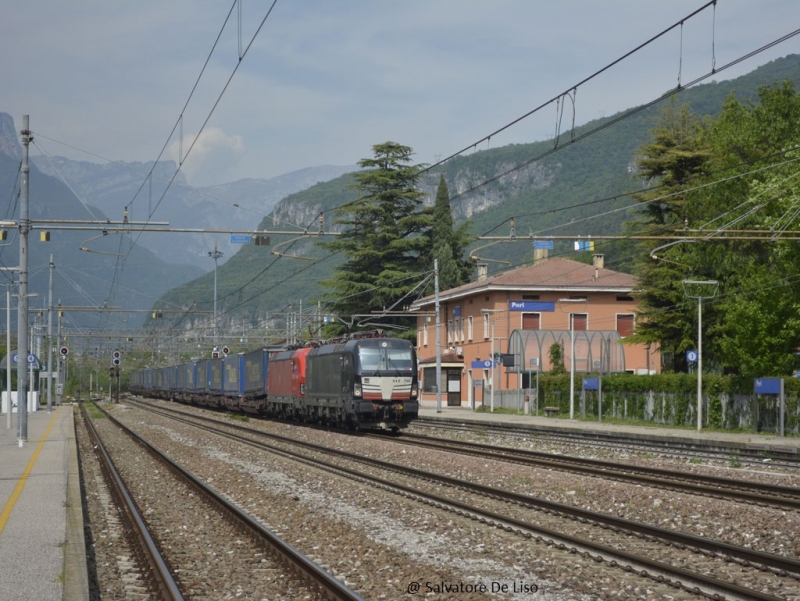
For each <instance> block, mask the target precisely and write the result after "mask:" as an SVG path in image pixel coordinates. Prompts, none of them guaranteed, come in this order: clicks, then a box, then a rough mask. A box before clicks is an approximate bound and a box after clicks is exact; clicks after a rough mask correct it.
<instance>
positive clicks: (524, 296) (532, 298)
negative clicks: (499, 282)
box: [522, 294, 539, 301]
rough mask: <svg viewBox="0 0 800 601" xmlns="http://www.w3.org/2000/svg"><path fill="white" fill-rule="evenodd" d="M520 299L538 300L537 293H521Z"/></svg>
mask: <svg viewBox="0 0 800 601" xmlns="http://www.w3.org/2000/svg"><path fill="white" fill-rule="evenodd" d="M522 300H524V301H526V300H539V295H538V294H523V295H522Z"/></svg>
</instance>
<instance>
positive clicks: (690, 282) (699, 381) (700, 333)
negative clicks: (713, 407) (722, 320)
mask: <svg viewBox="0 0 800 601" xmlns="http://www.w3.org/2000/svg"><path fill="white" fill-rule="evenodd" d="M681 285H682V286H683V293H684V294H685V295H686V297H687V298H696V299H697V431H698V432H699V431H700V429H701V428H702V426H703V299H704V298H714V297H715V296H716V295H717V288H719V282H718V281H716V280H705V281H697V280H683V281H682V282H681ZM687 286H701V287H702V286H711V287H712V291H711V293H710V294H700V292H699V291H698V293H697V294H689V292H688V291H687V289H686V287H687Z"/></svg>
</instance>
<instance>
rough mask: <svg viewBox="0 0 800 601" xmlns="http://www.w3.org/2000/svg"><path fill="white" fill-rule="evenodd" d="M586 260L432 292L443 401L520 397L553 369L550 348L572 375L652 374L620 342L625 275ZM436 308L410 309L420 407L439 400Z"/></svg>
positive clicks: (625, 313)
mask: <svg viewBox="0 0 800 601" xmlns="http://www.w3.org/2000/svg"><path fill="white" fill-rule="evenodd" d="M593 260H594V264H593V265H587V264H585V263H579V262H577V261H572V260H569V259H564V258H552V259H546V260H542V261H540V262H537V263H536V264H535V265H533V266H530V267H522V268H519V269H515V270H511V271H507V272H504V273H501V274H498V275H495V276H492V277H486V278H480V277H479V279H478V281H476V282H471V283H469V284H465V285H463V286H459V287H458V288H453V289H451V290H445V291H442V292H440V294H439V338H440V342H439V347H440V365H441V380H440V382H439V386H440V389H441V399H442V402H443V403H445V402H446V403H447V405H449V406H462V405H466V406H471V407H476V406H479V405H481V404H485V405H489V398H490V396H491V398H492V402H493V405H494V401H495V399H496V398H497V399H502V398H508V397H509V396H510V395H513V394H515V393H517V394H519V395H522V396H524V394H525V391H526V390H530V389H532V388H533V387H534V381H535V379H536V374H537V373H546V372H549V371H551V370H552V368H553V365H551V352H550V350H551V347H552V346H553V345H554V344H558V345H559V347H560V350H561V356H562V358H561V361H560V362H561V364H562V365H563V366H564V367H565V369H566V370H567V371H568V372H569V371H571V369H572V367H573V353H574V371H575V373H576V374H591V375H593V376H597V375H600V376H602V375H604V374H609V373H620V372H627V373H634V374H652V373H657V372H659V371H660V366H661V357H660V355H659V354H658V351H657V350H656V349H654V348H650V346H649V345H642V344H623V343H622V341H623V340H624V339H625V338H626V337H627V336H630V335H631V334H633V333H634V331H635V329H636V315H637V305H638V301H637V300H636V299H634V298H633V297H632V296H631V294H632V292H633V290H634V288H635V284H636V282H635V279H634V277H633V276H631V275H629V274H625V273H620V272H616V271H612V270H609V269H605V267H604V264H603V263H604V261H603V256H602V255H594V257H593ZM435 303H436V299H435V297H433V296H429V297H426V298H423V299H421V300H419V301H417V302H416V303H414V305H412V306H411V311H413V312H417V313H418V318H417V356H418V359H419V363H420V386H421V388H422V396H421V398H422V400H423V401H425V400H428V401H430V400H436V399H437V397H438V393H437V380H436V355H437V353H436V312H435ZM492 357H494V358H495V360H494V361H492ZM505 404H506V406H507V405H508V403H505ZM498 405H499V403H498ZM495 406H497V405H495Z"/></svg>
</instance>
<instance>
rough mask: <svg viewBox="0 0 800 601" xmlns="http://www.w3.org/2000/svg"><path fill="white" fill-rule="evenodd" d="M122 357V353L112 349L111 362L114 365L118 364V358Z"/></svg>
mask: <svg viewBox="0 0 800 601" xmlns="http://www.w3.org/2000/svg"><path fill="white" fill-rule="evenodd" d="M121 357H122V354H121V353H120V352H119V351H114V352H113V353H111V362H112V363H113V364H114V365H119V360H120V358H121Z"/></svg>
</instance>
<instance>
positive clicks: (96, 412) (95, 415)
mask: <svg viewBox="0 0 800 601" xmlns="http://www.w3.org/2000/svg"><path fill="white" fill-rule="evenodd" d="M86 413H88V414H89V417H90V418H92V419H103V418H104V417H105V416H106V414H105V413H103V412H102V411H100V409H99V408H98V407H97V405H95V404H94V403H86Z"/></svg>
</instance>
